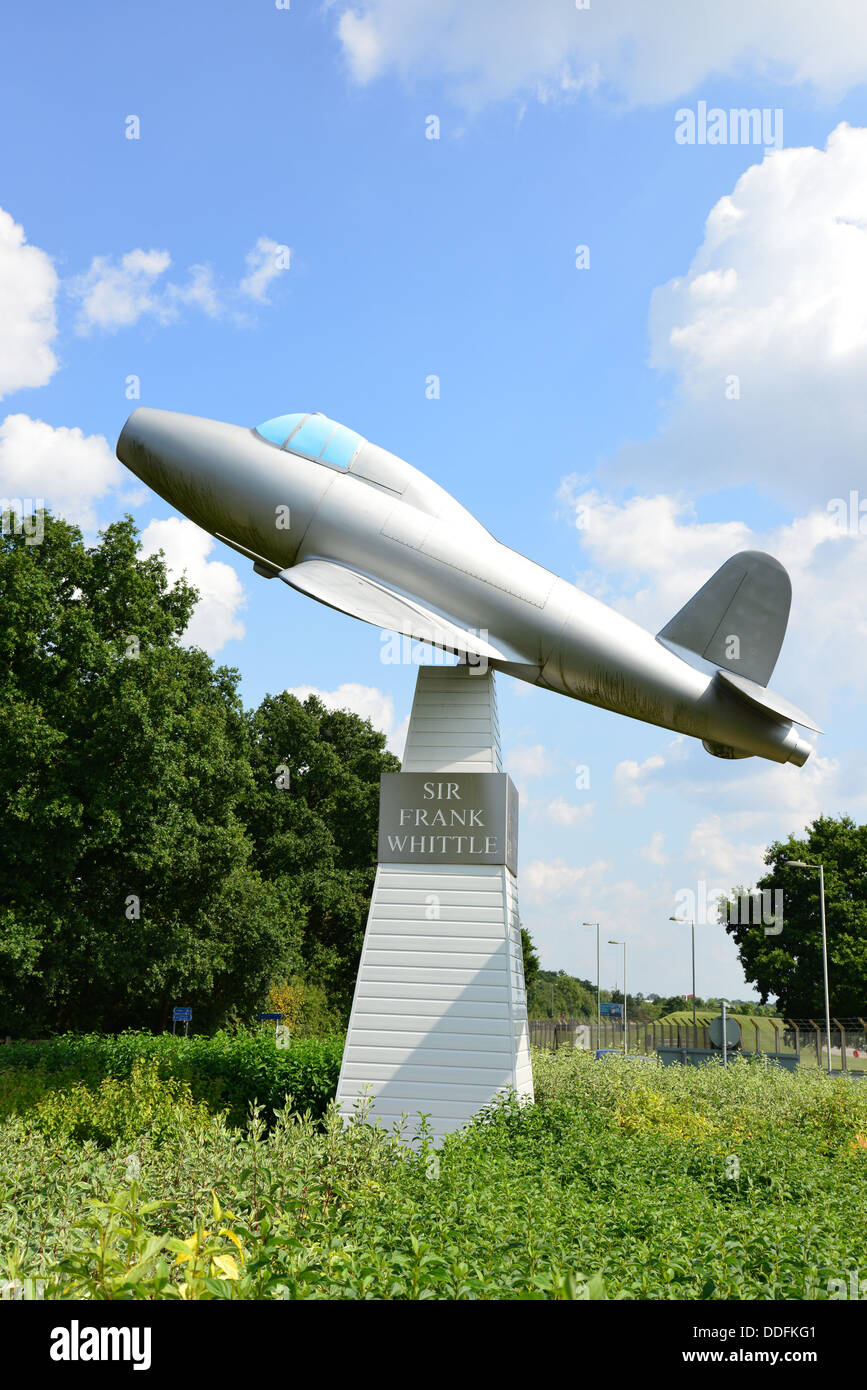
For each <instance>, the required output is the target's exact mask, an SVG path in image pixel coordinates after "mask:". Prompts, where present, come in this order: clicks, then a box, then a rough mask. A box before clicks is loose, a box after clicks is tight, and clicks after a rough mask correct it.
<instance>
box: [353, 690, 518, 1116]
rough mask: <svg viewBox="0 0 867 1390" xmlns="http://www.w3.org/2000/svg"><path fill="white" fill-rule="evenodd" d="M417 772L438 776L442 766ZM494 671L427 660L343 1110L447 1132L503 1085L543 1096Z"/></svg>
mask: <svg viewBox="0 0 867 1390" xmlns="http://www.w3.org/2000/svg"><path fill="white" fill-rule="evenodd" d="M419 774H430V776H427V775H422V776H419ZM516 836H517V798H516V796H515V794H514V788H513V787H511V784H510V783H508V779H507V778H506V777H504V776H503V773H502V763H501V757H500V739H499V729H498V724H497V708H496V693H495V688H494V676H493V673H492V672H490V671H488V672H485V673H483V674H473V671H472V668H471V667H468V666H448V667H437V666H430V667H422V668H421V669H420V670H419V674H418V680H417V682H416V690H415V699H414V701H413V708H412V714H411V716H410V723H409V731H408V734H407V740H406V751H405V753H404V758H403V763H402V771H401V772H400V773H399V774H392V775H390V776H388V775H387V776H386V777H384V778H383V793H382V802H381V811H380V862H379V865H378V868H377V872H376V881H375V884H374V889H373V898H372V901H371V906H370V914H369V916H368V920H367V930H366V932H365V938H364V946H363V949H362V954H361V964H360V967H359V972H358V982H357V985H356V990H355V997H354V1000H353V1005H352V1013H351V1016H350V1021H349V1031H348V1034H347V1040H346V1048H345V1051H344V1056H343V1065H342V1067H341V1072H340V1081H339V1085H338V1092H337V1096H338V1103H339V1105H340V1109H341V1111H342V1112H343V1114H344V1116H346V1117H349V1116H351V1115H352V1113H353V1111H354V1108H355V1106H356V1103H357V1099H358V1096H359V1095H360V1094H361V1093H362V1092H363V1091H364V1090H365V1089H366V1088H367V1093H368V1094H369V1095H371V1096H372V1097H373V1104H372V1107H371V1110H370V1112H369V1116H368V1118H369V1119H370V1120H371V1121H373V1120H375V1118H376V1117H377V1116H379V1117H381V1119H382V1121H383V1123H384V1124H387V1125H389V1126H390V1125H391V1123H392V1122H393V1121H395V1120H397V1119H399V1118H400V1116H401V1114H408V1115H409V1116H410V1117H411V1118H410V1123H409V1124H408V1125H407V1129H406V1131H405V1132H406V1134H407V1135H408V1136H412V1135H413V1134H414V1133H415V1132H416V1131H417V1128H418V1115H419V1112H421V1113H422V1114H426V1115H428V1116H429V1117H430V1120H429V1122H430V1126H431V1130H432V1133H433V1135H434V1136H435V1137H436V1138H437V1139H441V1138H442V1136H443V1135H444V1134H446V1133H448V1132H449V1131H451V1130H454V1129H457V1128H459V1127H460V1126H461V1125H462V1124H463V1123H464V1122H465V1121H466V1120H468V1119H469V1118H470V1116H471V1115H474V1114H475V1113H476V1112H477V1111H479V1110H480V1109H482V1107H483V1106H485V1105H486V1104H487V1103H488V1102H489V1101H490V1100H491V1099H492V1098H493V1097H494V1096H495V1095H496V1094H497V1093H498V1092H501V1091H505V1090H514V1091H516V1092H517V1093H518V1094H519V1095H520V1096H523V1097H526V1098H528V1099H532V1097H533V1080H532V1073H531V1070H530V1053H529V1033H528V1029H527V1000H526V994H525V990H524V967H523V958H522V952H521V930H520V924H519V920H518V894H517V884H516V880H515V872H514V871H515V862H516Z"/></svg>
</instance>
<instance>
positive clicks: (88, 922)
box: [0, 515, 303, 1033]
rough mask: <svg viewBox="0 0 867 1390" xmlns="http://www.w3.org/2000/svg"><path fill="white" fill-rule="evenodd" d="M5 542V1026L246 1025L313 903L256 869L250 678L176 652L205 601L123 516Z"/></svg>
mask: <svg viewBox="0 0 867 1390" xmlns="http://www.w3.org/2000/svg"><path fill="white" fill-rule="evenodd" d="M44 524H45V535H44V540H43V542H42V543H41V544H37V545H32V546H29V545H26V544H25V540H24V537H23V536H21V535H15V534H8V535H4V536H3V537H2V538H0V594H2V600H0V602H2V607H0V618H2V621H0V707H2V710H3V718H2V722H0V838H2V843H3V856H2V862H0V1030H2V1031H9V1032H15V1033H26V1032H35V1031H42V1030H44V1029H46V1028H52V1027H53V1028H64V1027H94V1028H95V1027H101V1028H105V1029H117V1028H121V1027H123V1026H126V1025H131V1024H138V1025H142V1024H144V1025H150V1026H159V1025H161V1024H164V1023H165V1021H166V1019H167V1017H168V1012H169V1009H170V1007H171V1005H172V1003H181V1002H182V1003H185V1004H191V1005H192V1006H193V1008H194V1018H195V1020H196V1022H197V1024H198V1025H199V1026H202V1025H204V1026H207V1025H208V1024H215V1023H218V1022H221V1021H224V1020H225V1019H226V1018H228V1017H230V1016H231V1015H232V1013H233V1012H237V1013H239V1014H241V1015H244V1014H248V1013H249V1012H250V1011H251V1010H252V1009H253V1008H254V1007H255V1006H256V1004H257V1003H259V1002H260V1001H261V998H262V996H263V993H264V992H265V991H266V990H267V987H268V984H269V982H270V980H271V979H272V978H274V977H275V976H276V975H278V974H280V973H283V974H284V975H285V974H289V973H291V972H292V971H293V969H294V968H296V966H297V964H298V960H299V947H300V939H301V931H302V926H303V906H302V903H301V901H300V897H299V894H298V892H297V889H296V888H295V887H294V886H293V885H292V884H291V882H288V881H287V880H285V879H282V880H281V881H280V882H278V883H273V882H269V881H268V880H267V878H266V877H265V876H264V875H263V874H262V873H261V871H260V870H259V869H258V867H257V866H256V865H255V864H253V862H252V857H253V846H252V843H251V841H250V839H249V837H248V834H247V831H246V827H245V824H244V820H243V817H242V816H240V815H239V805H240V803H241V802H242V800H243V799H244V798H245V797H246V796H249V794H250V792H251V789H252V786H253V774H252V770H251V767H250V759H249V730H248V724H247V721H246V719H245V717H244V713H243V710H242V708H241V705H240V701H239V699H238V695H237V682H238V673H237V672H236V671H233V670H230V669H228V668H226V667H216V668H215V667H214V665H213V663H212V662H211V660H210V658H209V657H208V656H207V655H206V654H205V653H204V652H202V651H200V650H198V649H196V648H185V647H183V646H181V644H180V640H179V639H180V637H181V634H182V633H183V631H184V629H185V627H186V625H187V622H188V620H189V617H190V614H191V612H192V609H193V606H194V604H195V601H196V597H197V596H196V593H195V591H194V590H193V589H192V588H191V587H190V586H189V585H188V584H187V583H186V582H185V581H184V580H181V581H179V582H178V583H177V584H174V585H172V586H170V585H169V583H168V580H167V575H166V569H165V565H164V563H163V560H162V558H161V556H151V557H150V558H149V559H142V558H140V556H139V555H138V549H139V542H138V536H137V532H136V528H135V526H134V523H133V522H132V520H131V518H126V519H125V520H124V521H121V522H117V523H115V524H114V525H112V526H109V527H108V528H107V530H106V531H105V532H103V533H102V535H101V538H100V541H99V544H97V545H96V546H93V547H85V545H84V544H83V541H82V538H81V534H80V532H79V531H78V530H77V528H76V527H74V526H71V525H69V524H68V523H66V522H65V521H62V520H59V519H56V518H53V517H51V516H47V515H46V516H45V519H44Z"/></svg>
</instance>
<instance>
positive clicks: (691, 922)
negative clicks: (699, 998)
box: [668, 917, 698, 1047]
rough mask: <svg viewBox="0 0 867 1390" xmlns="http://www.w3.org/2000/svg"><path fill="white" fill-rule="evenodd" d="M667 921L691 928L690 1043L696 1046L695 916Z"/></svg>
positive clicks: (670, 918)
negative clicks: (684, 924)
mask: <svg viewBox="0 0 867 1390" xmlns="http://www.w3.org/2000/svg"><path fill="white" fill-rule="evenodd" d="M668 920H669V922H689V925H690V927H691V928H692V1045H693V1047H697V1046H698V1044H697V1042H696V1039H697V1038H698V1025H697V1024H696V1021H695V918H694V917H669V919H668Z"/></svg>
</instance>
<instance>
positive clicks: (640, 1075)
mask: <svg viewBox="0 0 867 1390" xmlns="http://www.w3.org/2000/svg"><path fill="white" fill-rule="evenodd" d="M534 1067H535V1076H536V1086H537V1094H538V1102H537V1104H535V1105H521V1104H519V1103H518V1102H517V1101H516V1100H515V1099H514V1098H512V1099H506V1100H503V1101H501V1102H499V1103H497V1104H496V1105H493V1106H491V1107H489V1109H488V1110H487V1111H486V1112H485V1113H484V1114H483V1115H481V1116H479V1117H477V1118H476V1119H475V1120H474V1121H472V1122H471V1123H470V1124H468V1125H466V1126H465V1127H464V1128H463V1129H462V1130H461V1131H459V1132H458V1133H456V1134H453V1135H450V1136H448V1137H447V1139H446V1141H445V1143H444V1145H443V1146H442V1148H441V1149H440V1150H439V1152H438V1153H437V1154H436V1155H434V1154H433V1153H432V1152H431V1151H430V1149H429V1148H427V1147H426V1146H425V1145H422V1146H421V1149H420V1151H419V1152H415V1151H413V1150H412V1149H410V1148H409V1147H407V1146H406V1145H404V1144H402V1143H401V1142H400V1137H399V1136H397V1135H392V1134H389V1133H386V1132H385V1131H384V1130H382V1129H381V1128H380V1129H377V1128H375V1127H372V1126H370V1125H367V1124H363V1123H359V1124H356V1125H351V1126H349V1127H348V1128H346V1129H344V1127H343V1125H342V1123H341V1120H340V1117H339V1116H338V1115H337V1114H336V1111H335V1109H334V1107H332V1108H331V1109H330V1110H329V1111H328V1113H327V1114H326V1115H325V1116H324V1119H323V1120H322V1121H316V1120H314V1119H313V1118H312V1117H309V1116H308V1117H305V1116H299V1115H298V1114H297V1112H296V1111H294V1110H290V1109H287V1110H285V1111H283V1112H280V1113H278V1114H277V1115H276V1117H275V1119H274V1121H273V1123H272V1124H271V1126H270V1128H266V1126H265V1123H264V1117H263V1115H262V1114H257V1115H256V1116H255V1117H254V1119H253V1120H252V1121H250V1122H249V1123H248V1124H247V1125H246V1127H245V1128H243V1129H238V1128H233V1127H232V1126H230V1125H229V1124H228V1123H227V1122H226V1118H225V1116H221V1115H216V1116H207V1115H205V1114H203V1113H201V1111H196V1112H195V1113H193V1111H192V1110H190V1109H189V1107H190V1105H191V1101H190V1098H189V1097H186V1099H184V1100H180V1106H181V1110H183V1107H184V1106H185V1105H186V1106H187V1107H188V1109H187V1112H185V1113H183V1114H182V1113H180V1112H179V1111H178V1110H177V1108H173V1107H175V1106H176V1103H177V1102H178V1101H179V1098H180V1096H181V1092H179V1091H178V1092H176V1091H172V1092H170V1093H168V1097H169V1098H168V1099H167V1100H166V1103H165V1111H163V1109H161V1108H160V1106H161V1104H162V1102H160V1103H159V1104H158V1103H157V1102H156V1100H154V1101H153V1102H151V1101H148V1099H147V1096H148V1094H149V1093H148V1091H147V1086H144V1087H143V1092H144V1094H143V1100H142V1104H141V1108H140V1110H139V1112H138V1114H139V1120H140V1121H142V1120H143V1121H144V1126H145V1127H144V1130H143V1132H142V1133H141V1134H140V1135H139V1137H138V1138H136V1139H132V1140H131V1139H130V1137H129V1135H130V1130H129V1129H125V1130H124V1131H123V1134H124V1137H123V1139H122V1140H120V1139H118V1140H116V1141H115V1142H112V1143H110V1144H109V1146H108V1147H100V1144H101V1143H102V1141H103V1138H104V1137H106V1136H107V1133H108V1131H107V1129H106V1130H103V1133H102V1137H101V1136H100V1135H97V1134H92V1135H91V1137H89V1138H84V1139H83V1140H82V1141H81V1142H78V1141H76V1140H74V1139H73V1138H72V1137H69V1136H70V1131H69V1129H68V1127H67V1130H66V1131H65V1132H64V1133H52V1134H50V1135H46V1134H45V1133H44V1132H43V1131H42V1130H40V1129H39V1128H37V1127H36V1123H35V1122H34V1120H33V1118H32V1116H36V1115H38V1112H39V1107H40V1104H41V1103H42V1102H41V1101H37V1103H36V1104H35V1106H34V1107H33V1111H32V1112H31V1113H29V1114H27V1115H10V1116H9V1118H8V1119H7V1120H6V1122H5V1123H2V1124H0V1267H2V1272H3V1273H6V1274H7V1275H9V1276H10V1277H15V1278H22V1279H26V1278H28V1277H29V1278H42V1279H48V1280H49V1285H48V1290H47V1292H48V1295H49V1296H50V1297H54V1298H96V1299H101V1298H160V1299H162V1298H183V1299H199V1298H257V1299H258V1298H266V1299H271V1298H280V1299H284V1298H286V1299H314V1300H324V1299H328V1300H340V1299H353V1300H354V1299H384V1300H390V1299H410V1300H415V1299H461V1300H463V1299H509V1300H551V1299H553V1300H559V1299H575V1298H585V1297H606V1296H607V1297H608V1298H614V1299H617V1298H621V1299H677V1300H681V1299H696V1300H702V1299H737V1300H774V1301H776V1300H788V1299H794V1300H801V1299H826V1298H828V1297H829V1296H830V1291H831V1289H832V1287H833V1285H832V1282H831V1281H833V1280H843V1281H844V1283H845V1282H846V1281H847V1280H848V1277H849V1273H850V1272H851V1271H852V1270H857V1269H859V1265H860V1267H861V1269H862V1277H863V1264H864V1255H863V1252H864V1248H865V1236H867V1217H865V1212H867V1086H865V1085H864V1083H860V1084H853V1083H851V1082H849V1081H846V1080H845V1079H844V1080H841V1081H836V1080H835V1081H832V1080H830V1079H829V1078H828V1077H825V1076H822V1075H821V1074H819V1073H817V1072H815V1071H814V1072H812V1074H809V1075H806V1076H798V1075H795V1076H791V1075H789V1074H788V1073H786V1072H783V1071H781V1070H780V1069H778V1068H775V1067H773V1066H772V1065H765V1064H763V1063H761V1062H757V1063H756V1062H743V1063H741V1062H739V1063H737V1064H732V1065H731V1066H730V1067H728V1068H723V1067H722V1066H721V1065H715V1064H712V1065H709V1066H708V1067H706V1068H701V1069H695V1068H688V1067H669V1068H662V1067H659V1066H657V1065H656V1064H650V1065H647V1066H644V1065H640V1064H635V1063H629V1062H626V1061H624V1060H622V1059H620V1058H612V1059H611V1060H610V1061H608V1062H604V1063H603V1062H596V1061H595V1060H594V1058H592V1057H588V1056H586V1055H582V1054H579V1053H574V1054H569V1053H565V1052H561V1053H559V1054H557V1055H556V1056H552V1055H551V1054H540V1053H536V1054H535V1056H534ZM143 1071H144V1072H145V1073H146V1069H143ZM124 1084H127V1085H129V1084H130V1083H124ZM149 1084H150V1082H148V1085H149ZM98 1093H99V1088H95V1089H94V1097H96V1099H94V1101H93V1110H94V1111H96V1109H98ZM112 1094H114V1093H112ZM160 1094H161V1095H165V1094H166V1093H164V1092H160ZM190 1094H192V1093H190ZM149 1104H152V1113H154V1114H158V1115H163V1114H164V1113H165V1114H166V1115H168V1117H169V1119H168V1121H167V1122H166V1123H165V1124H164V1125H163V1127H162V1128H161V1129H160V1127H159V1126H156V1127H154V1126H152V1125H151V1124H150V1123H149V1121H148V1119H147V1113H148V1111H147V1107H148V1105H149ZM192 1104H193V1105H194V1102H192ZM106 1108H107V1111H108V1113H109V1115H112V1114H113V1113H114V1112H113V1111H112V1110H111V1107H110V1106H109V1105H107V1107H106ZM175 1121H177V1123H175ZM212 1194H215V1195H216V1201H217V1204H218V1207H219V1215H217V1211H216V1209H215V1207H214V1196H213V1195H212Z"/></svg>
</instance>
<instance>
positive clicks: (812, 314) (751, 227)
mask: <svg viewBox="0 0 867 1390" xmlns="http://www.w3.org/2000/svg"><path fill="white" fill-rule="evenodd" d="M863 14H864V17H865V20H867V9H865V10H864V11H863ZM865 51H867V50H865ZM650 337H651V353H650V362H651V365H652V366H654V367H657V368H658V369H659V370H661V371H665V372H672V373H674V374H675V377H676V387H675V392H674V396H673V399H672V401H671V402H670V405H669V409H668V412H667V416H666V420H665V423H664V425H663V428H662V430H661V431H660V434H659V435H658V437H657V438H656V439H655V440H653V441H649V442H645V443H636V444H630V445H627V446H625V447H624V448H622V449H621V450H620V451H619V452H618V454H617V455H616V457H615V458H614V459H613V460H612V462H611V465H610V466H611V467H612V469H613V471H614V472H615V473H616V474H617V476H619V477H621V478H626V479H629V480H632V481H634V482H636V483H638V481H639V479H644V478H646V477H647V476H648V473H649V472H650V473H651V474H652V476H653V477H654V478H656V479H659V480H660V481H661V480H666V483H667V484H668V485H673V486H675V487H677V486H684V487H688V488H689V490H690V492H691V493H692V494H693V495H694V494H695V493H696V492H709V491H714V490H716V489H717V488H718V487H719V486H720V484H721V482H724V484H725V485H726V486H733V485H737V484H741V483H750V482H755V483H758V484H759V485H760V486H762V485H764V486H765V487H767V488H769V489H774V490H776V491H777V492H778V493H779V494H781V495H784V496H785V497H786V498H790V497H791V496H792V495H793V494H794V495H795V496H800V498H801V499H802V502H803V500H804V499H806V498H810V499H811V500H814V501H815V499H816V498H817V497H818V498H821V499H822V505H823V506H824V505H825V503H826V502H827V501H828V500H830V499H831V498H832V497H834V496H835V495H840V496H842V497H846V496H847V495H848V492H849V489H850V488H858V487H859V486H863V471H862V469H861V466H860V462H859V460H860V458H861V457H862V455H863V450H864V440H865V436H867V396H865V392H864V380H865V374H867V129H860V128H853V127H852V126H848V125H845V124H843V125H840V126H838V127H837V129H836V130H834V131H833V132H832V133H831V135H830V136H829V137H828V142H827V147H826V149H825V150H819V149H814V148H812V147H807V148H803V149H788V150H780V151H778V152H775V153H772V154H769V155H768V156H767V157H766V158H765V159H764V160H763V162H762V163H760V164H754V165H752V166H751V167H750V168H749V169H748V170H747V171H746V173H744V174H743V175H742V176H741V178H740V179H739V180H738V182H737V184H736V185H735V188H734V190H733V191H732V193H731V194H729V195H727V196H726V197H724V198H721V199H720V200H719V202H718V203H717V204H716V205H715V207H714V208H712V210H711V212H710V214H709V216H708V218H707V222H706V224H705V234H704V240H703V242H702V244H701V246H700V247H699V249H698V251H697V252H696V254H695V256H694V258H693V261H692V264H691V266H690V267H689V269H688V270H687V272H686V273H685V274H684V275H681V276H679V277H678V278H676V279H674V280H671V281H669V283H668V284H666V285H663V286H661V287H660V288H659V289H657V290H656V291H655V292H654V294H653V297H652V300H651V307H650Z"/></svg>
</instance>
